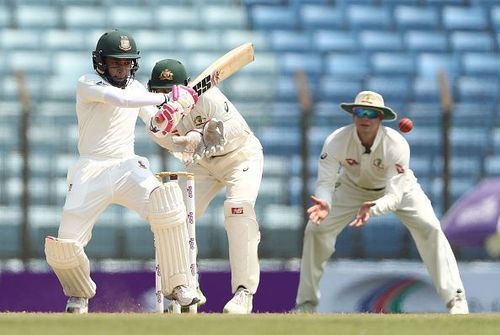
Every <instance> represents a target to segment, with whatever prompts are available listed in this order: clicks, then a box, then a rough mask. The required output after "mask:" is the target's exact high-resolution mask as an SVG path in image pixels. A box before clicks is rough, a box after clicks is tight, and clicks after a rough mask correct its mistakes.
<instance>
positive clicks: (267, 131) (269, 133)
mask: <svg viewBox="0 0 500 335" xmlns="http://www.w3.org/2000/svg"><path fill="white" fill-rule="evenodd" d="M120 4H121V5H120V6H114V5H112V4H111V2H110V1H107V0H106V1H95V0H66V1H48V0H36V1H35V0H32V1H25V2H19V3H18V2H13V1H3V2H2V1H0V62H1V63H2V64H3V66H1V67H0V153H1V155H0V213H1V214H0V258H2V259H6V258H10V257H20V255H21V251H22V249H21V246H20V245H19V244H18V243H15V242H14V241H19V240H20V239H21V235H20V234H21V230H20V213H21V212H20V207H19V206H20V204H21V190H22V185H23V180H22V155H21V152H20V149H21V148H20V143H21V142H20V136H19V129H20V123H19V122H20V115H19V111H20V107H21V105H20V103H19V90H18V86H17V82H16V80H15V73H16V72H17V71H24V72H25V73H26V76H27V79H28V80H27V89H28V90H29V93H30V96H31V98H32V107H31V110H30V112H31V117H30V121H31V125H30V127H29V130H28V134H29V145H30V149H31V155H30V157H29V171H30V172H31V178H30V180H29V181H27V182H28V187H29V189H30V192H31V195H30V197H31V198H30V200H31V202H32V204H31V205H32V208H31V209H30V213H31V214H30V227H31V230H30V233H31V234H32V244H33V248H32V252H33V256H34V257H43V243H42V242H43V236H44V235H46V234H49V233H51V234H53V233H55V232H56V229H57V224H58V216H59V215H60V210H61V207H62V206H63V204H64V197H65V195H66V190H67V185H66V173H67V170H68V168H69V167H70V166H71V164H73V163H74V162H75V161H76V159H77V148H76V146H77V136H78V127H77V125H76V116H75V114H74V98H75V84H76V80H77V79H78V77H79V76H80V75H81V74H83V73H86V72H92V71H93V69H92V62H91V50H92V49H93V48H94V47H95V44H96V41H97V39H98V38H99V37H100V36H101V34H102V32H103V31H105V30H107V29H110V28H114V27H120V28H122V29H124V30H126V31H130V32H131V33H132V34H133V35H134V37H135V38H136V41H137V43H138V48H139V50H141V60H140V68H139V71H138V72H137V78H138V79H139V80H140V81H141V82H143V83H145V82H146V81H147V79H148V77H149V74H150V70H151V68H152V67H153V65H154V63H155V62H156V61H158V60H159V59H162V58H167V57H168V58H177V59H180V60H181V61H182V62H183V63H184V64H185V65H186V67H187V68H188V72H189V74H190V75H191V77H192V78H193V77H195V76H196V75H197V74H198V73H200V72H201V71H202V70H203V69H205V67H206V66H208V65H209V64H210V63H212V62H213V61H214V60H216V59H217V58H218V57H219V56H220V55H221V54H223V53H224V52H226V51H228V50H230V49H231V48H233V47H235V46H237V45H239V44H241V43H244V42H247V41H251V42H252V43H253V44H254V47H255V52H256V54H255V56H256V57H255V58H256V59H255V61H254V62H253V63H252V64H250V65H248V66H247V67H246V68H244V69H243V70H242V71H240V72H239V73H238V75H236V76H234V77H232V78H229V79H228V80H226V81H225V82H224V83H222V84H221V85H220V87H221V89H222V90H223V91H224V92H225V93H226V95H227V96H228V97H229V98H230V99H231V101H232V102H233V103H234V104H235V105H236V106H237V107H238V108H239V110H240V111H241V112H242V114H243V115H244V116H245V118H246V120H247V121H248V123H249V124H250V126H251V127H252V129H253V131H254V132H255V133H256V134H257V135H258V137H259V138H260V140H261V142H262V144H263V147H264V153H265V155H266V156H265V157H266V159H265V163H264V178H263V182H262V189H261V192H260V196H259V199H258V200H257V215H258V218H259V222H260V223H261V226H262V236H263V240H262V243H261V251H262V257H265V258H267V257H279V258H290V257H299V256H300V252H299V250H300V246H299V244H300V241H301V234H302V229H303V224H304V223H305V222H302V217H301V215H300V214H301V211H302V210H301V209H300V206H301V201H302V193H301V192H302V180H301V179H302V177H301V168H302V166H304V165H303V164H307V166H308V167H309V169H310V174H311V176H310V179H309V180H307V181H305V183H306V184H307V187H308V191H310V192H313V191H314V184H315V179H316V172H317V162H318V155H319V153H320V151H321V148H322V145H323V141H324V139H325V138H326V136H328V134H330V133H331V132H332V131H333V130H334V129H336V128H338V127H340V126H343V125H345V124H348V123H350V122H351V119H350V117H349V115H347V114H346V113H344V112H342V111H341V110H340V109H339V106H338V104H339V103H341V102H348V101H352V100H353V99H354V97H355V95H356V93H357V92H359V91H361V90H364V89H371V90H375V91H377V92H380V93H382V94H383V95H384V98H385V100H386V104H387V105H389V106H391V107H393V108H394V109H395V110H396V111H397V112H398V114H399V116H400V117H403V116H406V117H410V118H411V119H412V120H413V121H414V124H415V128H414V130H413V131H412V132H410V133H407V134H405V135H404V136H405V138H406V139H407V140H408V142H409V143H410V146H411V153H412V158H411V166H412V168H413V170H414V171H415V174H416V175H417V177H418V178H419V181H420V183H421V185H422V187H423V188H424V190H425V191H426V192H428V194H429V197H430V198H431V200H432V201H433V204H434V205H435V209H436V212H437V213H438V216H441V215H442V214H443V211H444V209H443V208H442V207H443V204H442V194H441V189H442V183H443V180H442V166H443V162H442V158H441V153H442V145H441V143H442V135H441V130H442V129H441V126H442V114H441V106H440V94H439V85H438V81H437V77H436V76H437V72H438V71H440V70H442V71H444V72H445V73H446V74H447V79H448V81H449V85H450V91H451V93H452V96H453V99H454V105H453V110H452V115H451V117H452V130H451V134H450V136H451V137H450V145H451V147H450V149H451V153H450V154H451V161H450V178H451V179H450V183H451V196H452V199H453V200H456V199H458V198H459V197H460V196H461V195H463V194H464V193H465V192H467V191H468V190H470V189H471V188H473V187H474V185H476V184H477V183H478V182H479V181H480V180H481V179H482V178H489V177H498V176H499V172H498V171H500V168H499V166H500V161H499V159H498V157H497V156H499V155H500V130H499V129H500V113H499V111H498V103H499V99H498V95H499V91H500V81H499V79H498V77H499V74H500V56H499V45H500V4H499V3H498V1H496V0H469V1H464V0H336V1H331V0H303V1H299V0H243V1H233V0H218V1H215V0H214V1H209V2H208V1H206V2H205V1H188V0H176V1H169V2H160V1H156V0H155V1H149V0H148V1H144V0H124V1H122V2H121V3H120ZM297 70H304V71H305V73H306V74H307V76H308V86H309V91H310V93H311V96H312V99H313V101H314V102H315V104H314V106H313V109H312V119H311V120H310V124H311V126H312V128H311V129H310V131H309V137H308V140H309V157H308V158H307V159H306V160H305V162H302V158H301V157H300V148H301V146H300V141H301V137H302V134H301V132H302V130H301V129H300V128H299V126H300V118H301V112H302V111H301V107H300V105H299V104H298V94H297V93H298V92H297V85H296V82H295V78H294V75H295V73H296V71H297ZM387 126H390V127H393V128H395V127H396V125H395V124H394V123H393V124H389V123H388V124H387ZM135 141H136V151H137V153H138V154H141V155H145V156H147V157H148V158H149V159H150V162H151V166H152V168H153V169H154V170H160V169H164V168H167V169H183V168H184V167H183V166H182V165H181V164H180V163H179V162H174V161H173V160H172V159H167V160H166V161H165V162H164V161H163V160H162V157H161V156H160V155H159V152H158V146H157V145H156V144H154V143H152V142H151V141H150V140H149V138H147V136H145V133H144V131H143V123H142V121H138V123H137V129H136V139H135ZM222 202H223V196H218V197H217V198H216V200H214V203H213V206H211V207H210V209H209V210H208V211H207V213H206V214H205V215H204V216H203V218H202V219H201V220H199V234H198V239H199V250H200V257H202V258H203V257H226V256H227V239H226V238H225V232H224V228H223V225H222V221H223V217H222V211H221V206H222ZM212 207H213V208H212ZM43 211H45V213H46V214H43ZM122 222H123V224H122ZM373 223H374V224H372V225H370V227H367V229H363V230H362V231H361V230H354V229H349V228H347V229H346V230H345V231H344V232H343V233H342V234H341V235H340V236H339V239H338V241H337V251H336V253H335V256H334V257H372V258H374V259H381V258H386V257H387V258H399V257H410V258H414V257H416V252H415V247H414V245H413V244H411V243H408V241H409V238H408V233H407V232H406V230H405V229H404V227H403V226H402V225H401V224H400V223H399V221H398V219H397V218H396V217H394V216H389V217H382V218H380V219H376V220H374V222H373ZM123 241H125V242H124V243H123ZM389 241H390V242H389ZM87 248H88V252H89V255H91V257H92V258H96V259H102V258H108V257H111V258H139V259H150V258H151V257H152V256H153V249H152V234H151V231H150V229H149V226H148V225H147V223H145V222H143V220H142V219H140V218H139V217H138V216H136V215H134V213H130V212H129V211H127V210H125V209H122V208H119V207H112V208H111V209H109V210H108V211H106V212H105V213H104V215H103V216H102V217H101V218H100V220H99V222H98V224H96V227H95V229H94V238H93V240H92V242H91V243H90V244H89V246H88V247H87ZM459 255H461V257H464V259H475V258H478V257H479V258H480V257H482V258H485V257H486V255H484V254H482V253H481V252H478V251H477V250H465V249H464V250H459Z"/></svg>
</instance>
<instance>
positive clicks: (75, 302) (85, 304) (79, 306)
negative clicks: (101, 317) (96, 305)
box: [66, 297, 89, 314]
mask: <svg viewBox="0 0 500 335" xmlns="http://www.w3.org/2000/svg"><path fill="white" fill-rule="evenodd" d="M88 312H89V299H87V298H80V297H69V299H68V302H67V303H66V313H74V314H87V313H88Z"/></svg>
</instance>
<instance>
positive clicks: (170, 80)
mask: <svg viewBox="0 0 500 335" xmlns="http://www.w3.org/2000/svg"><path fill="white" fill-rule="evenodd" d="M188 82H189V78H188V76H187V73H186V68H185V67H184V65H182V63H181V62H179V61H178V60H175V59H163V60H161V61H159V62H157V63H156V64H155V66H154V67H153V71H151V78H150V79H149V81H148V89H149V90H150V91H152V90H155V89H171V88H172V86H173V85H187V84H188Z"/></svg>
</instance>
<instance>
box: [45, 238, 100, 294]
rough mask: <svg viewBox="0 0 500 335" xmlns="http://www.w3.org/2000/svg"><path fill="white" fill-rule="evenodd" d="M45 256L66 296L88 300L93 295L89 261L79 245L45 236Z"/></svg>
mask: <svg viewBox="0 0 500 335" xmlns="http://www.w3.org/2000/svg"><path fill="white" fill-rule="evenodd" d="M45 256H46V258H47V263H49V265H50V266H51V267H52V269H53V270H54V272H55V274H56V276H57V278H59V281H60V282H61V285H62V287H63V291H64V294H65V295H66V296H68V297H81V298H87V299H90V298H92V297H93V296H94V295H95V291H96V286H95V283H94V282H93V281H92V279H91V278H90V265H89V259H88V258H87V256H86V255H85V252H84V250H83V247H82V245H81V244H80V243H78V242H77V241H75V240H68V239H62V238H56V237H52V236H47V237H46V238H45Z"/></svg>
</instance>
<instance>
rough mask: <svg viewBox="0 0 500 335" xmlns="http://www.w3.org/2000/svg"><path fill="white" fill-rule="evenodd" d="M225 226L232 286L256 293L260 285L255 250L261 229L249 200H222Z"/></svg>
mask: <svg viewBox="0 0 500 335" xmlns="http://www.w3.org/2000/svg"><path fill="white" fill-rule="evenodd" d="M224 216H225V221H224V227H225V228H226V233H227V239H228V242H229V264H230V265H231V287H232V291H233V293H234V292H236V290H237V289H238V286H240V285H242V286H245V287H246V288H247V289H249V290H250V292H252V293H255V292H256V290H257V287H258V286H259V276H260V267H259V257H258V253H257V249H258V246H259V242H260V232H259V225H258V223H257V219H256V218H255V211H254V209H253V206H252V204H250V203H249V202H239V203H232V202H229V201H226V202H224Z"/></svg>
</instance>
